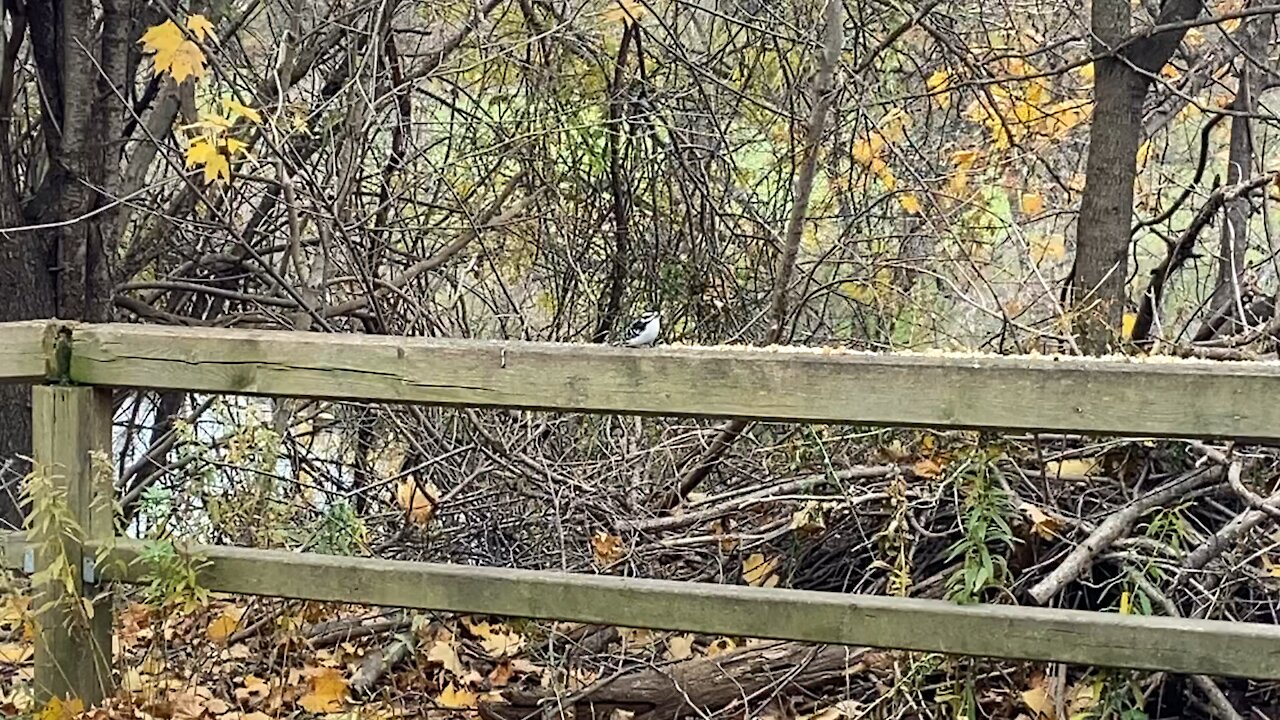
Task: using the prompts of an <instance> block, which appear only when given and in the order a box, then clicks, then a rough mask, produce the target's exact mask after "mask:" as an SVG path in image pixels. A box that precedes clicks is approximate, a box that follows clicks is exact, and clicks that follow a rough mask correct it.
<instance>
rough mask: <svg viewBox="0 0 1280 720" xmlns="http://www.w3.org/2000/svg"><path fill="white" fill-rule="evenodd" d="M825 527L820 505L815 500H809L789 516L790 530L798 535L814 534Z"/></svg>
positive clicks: (825, 523)
mask: <svg viewBox="0 0 1280 720" xmlns="http://www.w3.org/2000/svg"><path fill="white" fill-rule="evenodd" d="M826 526H827V521H826V518H825V517H823V513H822V505H821V503H819V502H818V501H817V500H810V501H809V502H807V503H805V504H804V507H802V508H800V509H799V510H797V511H795V513H793V514H792V515H791V529H792V530H795V531H796V532H799V533H815V532H818V531H820V530H822V529H823V528H825V527H826Z"/></svg>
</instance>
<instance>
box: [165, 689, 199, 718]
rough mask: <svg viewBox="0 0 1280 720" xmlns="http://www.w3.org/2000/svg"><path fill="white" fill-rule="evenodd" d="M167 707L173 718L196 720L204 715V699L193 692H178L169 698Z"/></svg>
mask: <svg viewBox="0 0 1280 720" xmlns="http://www.w3.org/2000/svg"><path fill="white" fill-rule="evenodd" d="M169 707H170V708H171V709H172V712H173V720H198V718H200V716H202V715H204V711H205V701H204V698H202V697H200V696H199V695H196V694H195V693H194V692H180V693H176V694H174V695H173V696H171V697H170V698H169Z"/></svg>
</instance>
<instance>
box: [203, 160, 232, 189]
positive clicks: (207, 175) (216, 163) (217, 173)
mask: <svg viewBox="0 0 1280 720" xmlns="http://www.w3.org/2000/svg"><path fill="white" fill-rule="evenodd" d="M218 178H222V179H223V180H225V181H226V182H231V163H230V162H228V161H227V156H226V155H223V154H222V153H218V154H217V155H215V156H214V157H213V158H212V159H211V160H209V162H207V163H205V166H204V181H205V183H206V184H207V183H211V182H213V181H214V180H217V179H218Z"/></svg>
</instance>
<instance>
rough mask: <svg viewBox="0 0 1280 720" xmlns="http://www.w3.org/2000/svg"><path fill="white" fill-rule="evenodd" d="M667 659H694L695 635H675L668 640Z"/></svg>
mask: <svg viewBox="0 0 1280 720" xmlns="http://www.w3.org/2000/svg"><path fill="white" fill-rule="evenodd" d="M667 657H668V658H670V659H672V660H688V659H689V658H691V657H693V635H692V634H690V633H685V634H684V635H674V636H672V637H669V638H667Z"/></svg>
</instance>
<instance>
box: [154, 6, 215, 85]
mask: <svg viewBox="0 0 1280 720" xmlns="http://www.w3.org/2000/svg"><path fill="white" fill-rule="evenodd" d="M138 42H139V43H140V44H141V45H142V49H143V51H144V52H148V53H152V57H151V63H152V69H153V71H154V72H155V73H156V74H157V75H158V74H160V73H166V72H167V73H169V74H170V75H172V76H173V79H174V82H179V83H180V82H182V81H183V80H186V79H187V78H188V77H195V78H196V79H199V78H201V77H203V76H204V72H205V68H204V62H205V57H204V52H203V51H202V50H200V46H198V45H196V44H195V43H193V42H191V41H190V40H188V39H186V37H185V36H184V35H183V34H182V28H180V27H178V26H177V24H176V23H174V22H173V21H172V20H165V21H164V22H163V23H160V24H159V25H153V26H151V27H150V28H148V29H147V31H146V32H145V33H143V34H142V38H141V39H140V40H138Z"/></svg>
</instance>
